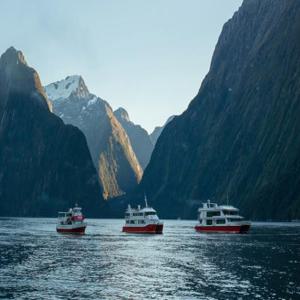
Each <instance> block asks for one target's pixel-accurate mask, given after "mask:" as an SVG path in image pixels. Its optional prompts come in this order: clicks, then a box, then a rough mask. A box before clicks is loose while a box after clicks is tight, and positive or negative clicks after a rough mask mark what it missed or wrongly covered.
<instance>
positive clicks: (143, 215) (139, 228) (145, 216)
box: [122, 197, 163, 233]
mask: <svg viewBox="0 0 300 300" xmlns="http://www.w3.org/2000/svg"><path fill="white" fill-rule="evenodd" d="M145 204H146V206H145V207H144V208H141V206H140V205H138V207H137V208H132V207H131V206H130V205H128V208H127V210H126V212H125V225H124V226H123V230H122V231H123V232H127V233H162V232H163V223H162V222H161V221H160V220H159V218H158V216H157V213H156V210H155V209H153V208H152V207H149V206H148V204H147V199H146V197H145Z"/></svg>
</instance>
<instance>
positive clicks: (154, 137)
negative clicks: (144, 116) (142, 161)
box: [150, 116, 175, 146]
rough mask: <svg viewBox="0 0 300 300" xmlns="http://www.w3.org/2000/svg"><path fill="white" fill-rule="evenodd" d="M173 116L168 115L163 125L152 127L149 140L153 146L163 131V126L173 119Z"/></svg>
mask: <svg viewBox="0 0 300 300" xmlns="http://www.w3.org/2000/svg"><path fill="white" fill-rule="evenodd" d="M174 117H175V116H171V117H169V118H168V120H167V121H166V122H165V124H164V125H163V126H156V127H155V128H154V130H153V131H152V133H151V134H150V140H151V142H152V144H153V145H154V146H155V144H156V142H157V140H158V138H159V137H160V135H161V133H162V132H163V130H164V128H165V127H166V126H167V124H168V123H170V122H171V121H172V120H173V119H174Z"/></svg>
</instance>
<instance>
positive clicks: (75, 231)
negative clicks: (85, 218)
mask: <svg viewBox="0 0 300 300" xmlns="http://www.w3.org/2000/svg"><path fill="white" fill-rule="evenodd" d="M85 228H86V226H84V227H78V228H72V229H67V228H56V231H57V232H59V233H69V234H84V233H85Z"/></svg>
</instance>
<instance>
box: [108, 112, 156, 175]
mask: <svg viewBox="0 0 300 300" xmlns="http://www.w3.org/2000/svg"><path fill="white" fill-rule="evenodd" d="M114 114H115V116H116V118H117V119H118V121H119V122H120V124H121V125H122V127H123V128H124V129H125V131H126V133H127V135H128V137H129V139H130V142H131V145H132V148H133V151H134V153H135V155H136V157H137V159H138V161H139V163H140V165H141V167H142V168H143V169H145V168H146V167H147V165H148V163H149V160H150V158H151V154H152V151H153V148H154V147H153V144H152V142H151V140H150V136H149V134H148V132H147V131H146V130H145V129H144V128H142V127H141V126H140V125H137V124H134V123H133V122H132V121H131V120H130V118H129V115H128V112H127V111H126V110H125V109H124V108H122V107H120V108H118V109H117V110H115V111H114Z"/></svg>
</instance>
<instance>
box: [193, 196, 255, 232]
mask: <svg viewBox="0 0 300 300" xmlns="http://www.w3.org/2000/svg"><path fill="white" fill-rule="evenodd" d="M198 212H199V215H198V224H197V225H196V226H195V229H196V231H198V232H214V233H216V232H220V233H246V232H248V230H249V229H250V226H251V223H250V222H249V221H245V219H244V218H243V217H242V216H240V215H239V209H237V208H235V207H233V206H231V205H220V206H219V205H218V204H216V203H211V202H210V200H208V201H207V203H204V204H203V207H201V208H199V210H198Z"/></svg>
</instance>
